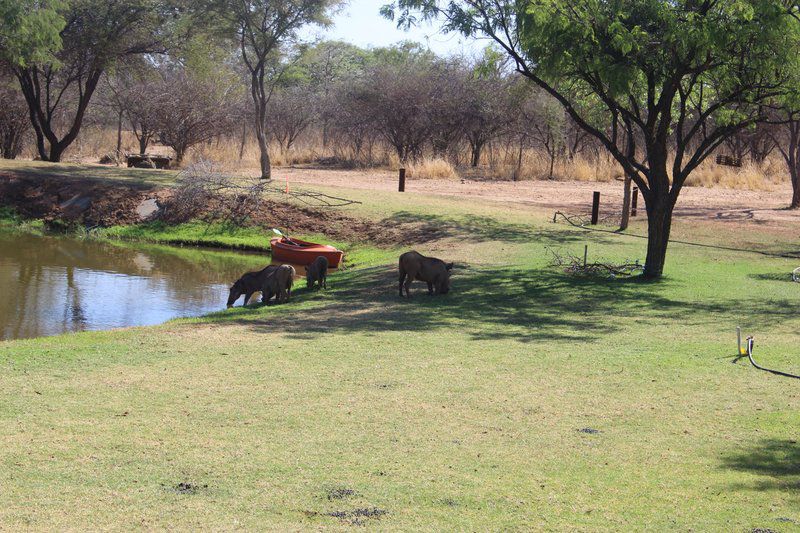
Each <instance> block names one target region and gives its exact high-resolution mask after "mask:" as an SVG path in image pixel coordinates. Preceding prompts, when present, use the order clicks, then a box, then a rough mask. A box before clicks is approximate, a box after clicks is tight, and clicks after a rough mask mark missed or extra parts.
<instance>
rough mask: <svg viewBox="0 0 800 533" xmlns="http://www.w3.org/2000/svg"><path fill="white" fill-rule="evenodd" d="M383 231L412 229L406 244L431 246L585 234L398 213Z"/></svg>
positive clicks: (565, 239) (569, 238)
mask: <svg viewBox="0 0 800 533" xmlns="http://www.w3.org/2000/svg"><path fill="white" fill-rule="evenodd" d="M380 224H381V225H382V226H384V227H398V226H401V227H405V226H409V227H414V228H415V230H412V231H414V233H415V234H416V233H418V234H419V235H418V237H415V238H414V239H411V238H409V239H407V241H408V242H420V243H422V242H430V241H434V240H439V239H443V238H447V237H464V238H469V239H470V240H472V241H479V242H485V241H504V242H517V243H525V242H538V243H542V244H551V245H555V244H567V243H571V242H577V241H581V242H583V241H586V239H587V235H586V232H585V231H581V230H577V229H575V230H570V229H566V230H565V229H564V228H563V227H561V228H558V231H552V230H547V231H545V230H543V229H542V228H537V227H536V226H532V225H530V224H513V223H508V222H500V221H498V220H496V219H494V218H492V217H487V216H478V215H471V214H468V215H464V216H462V217H446V216H441V215H423V214H419V213H411V212H409V211H400V212H398V213H395V214H394V215H392V216H390V217H387V218H385V219H383V220H382V221H381V222H380ZM592 241H593V242H597V243H601V244H602V243H612V242H616V241H613V240H612V239H611V238H610V237H606V236H603V235H600V234H598V235H593V236H592Z"/></svg>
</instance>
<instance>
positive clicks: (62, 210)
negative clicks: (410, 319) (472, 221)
mask: <svg viewBox="0 0 800 533" xmlns="http://www.w3.org/2000/svg"><path fill="white" fill-rule="evenodd" d="M172 197H173V194H172V191H171V190H170V189H168V188H163V187H152V186H146V185H139V184H128V183H120V182H116V183H108V182H102V181H98V180H91V179H77V178H76V179H64V178H60V179H57V180H56V179H50V178H49V177H47V176H42V177H31V176H17V175H14V174H13V173H7V174H0V206H9V207H13V208H14V209H15V210H16V211H17V212H18V213H19V214H21V215H22V216H23V217H24V218H28V219H42V220H44V221H45V223H47V224H48V225H50V226H52V227H53V228H57V227H58V225H59V224H60V223H61V224H63V223H67V224H69V223H78V224H82V225H84V226H87V227H109V226H115V225H130V224H136V223H138V222H143V221H144V220H146V219H143V218H142V215H141V214H140V213H139V212H137V208H138V207H139V206H140V205H142V203H143V202H145V201H147V200H156V202H157V205H158V206H160V207H161V208H162V210H163V214H162V213H156V214H154V217H155V218H159V219H163V220H166V221H167V222H172V223H177V222H182V221H183V220H172V219H171V218H170V217H169V216H167V215H168V214H169V213H170V212H171V211H170V202H171V200H172ZM214 209H215V207H214V205H213V203H209V204H208V205H205V206H203V207H202V208H200V209H197V210H195V211H194V212H193V217H192V218H208V215H209V213H210V211H212V210H214ZM212 218H213V217H212ZM250 221H251V223H252V224H254V225H257V226H261V227H264V228H267V229H268V228H274V227H279V228H282V229H284V230H286V231H289V232H290V233H312V234H313V233H320V232H323V231H324V233H325V234H326V235H328V236H330V237H333V238H336V239H341V240H345V241H351V242H353V241H359V240H366V241H369V242H372V243H375V244H379V245H392V244H397V243H399V242H404V240H405V239H407V238H410V237H409V236H413V237H417V238H419V235H418V232H411V231H408V230H407V229H406V228H403V227H401V226H397V227H391V228H389V227H382V226H381V225H377V224H375V223H373V222H371V221H366V220H361V219H358V218H355V217H352V216H348V215H346V214H344V213H342V212H340V211H338V210H336V209H314V208H311V207H298V206H294V205H289V204H285V203H281V202H275V201H271V200H266V201H264V202H263V204H262V205H261V207H260V208H259V209H258V210H257V211H255V212H254V213H253V214H251V216H250ZM431 238H432V237H431Z"/></svg>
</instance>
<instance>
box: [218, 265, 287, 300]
mask: <svg viewBox="0 0 800 533" xmlns="http://www.w3.org/2000/svg"><path fill="white" fill-rule="evenodd" d="M277 268H278V266H277V265H269V266H267V267H264V268H263V269H261V270H259V271H258V272H248V273H247V274H245V275H243V276H242V277H241V278H239V279H238V280H236V282H235V283H234V284H233V286H232V287H231V289H230V293H229V294H228V307H229V308H230V307H233V303H234V302H235V301H236V300H238V299H239V296H241V295H242V294H244V305H247V302H248V301H249V300H250V297H251V296H252V295H253V293H255V292H258V291H260V290H261V287H263V286H264V280H266V279H267V277H268V276H269V275H270V274H271V273H272V272H274V271H275V270H276V269H277Z"/></svg>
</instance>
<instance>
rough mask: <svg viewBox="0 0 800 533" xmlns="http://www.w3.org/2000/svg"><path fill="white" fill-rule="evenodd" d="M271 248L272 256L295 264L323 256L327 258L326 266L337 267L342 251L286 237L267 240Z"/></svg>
mask: <svg viewBox="0 0 800 533" xmlns="http://www.w3.org/2000/svg"><path fill="white" fill-rule="evenodd" d="M269 245H270V247H271V248H272V258H273V259H275V260H277V261H285V262H287V263H293V264H295V265H310V264H311V262H312V261H314V259H316V258H317V257H319V256H323V257H325V258H326V259H327V260H328V266H329V267H331V268H338V267H339V263H341V261H342V257H343V256H344V252H343V251H341V250H337V249H336V248H334V247H333V246H328V245H327V244H317V243H314V242H306V241H301V240H300V239H294V238H291V239H290V238H288V237H276V238H274V239H272V240H270V241H269Z"/></svg>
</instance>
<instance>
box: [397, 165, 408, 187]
mask: <svg viewBox="0 0 800 533" xmlns="http://www.w3.org/2000/svg"><path fill="white" fill-rule="evenodd" d="M397 190H398V191H399V192H405V190H406V169H404V168H401V169H400V184H399V185H398V187H397Z"/></svg>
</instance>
